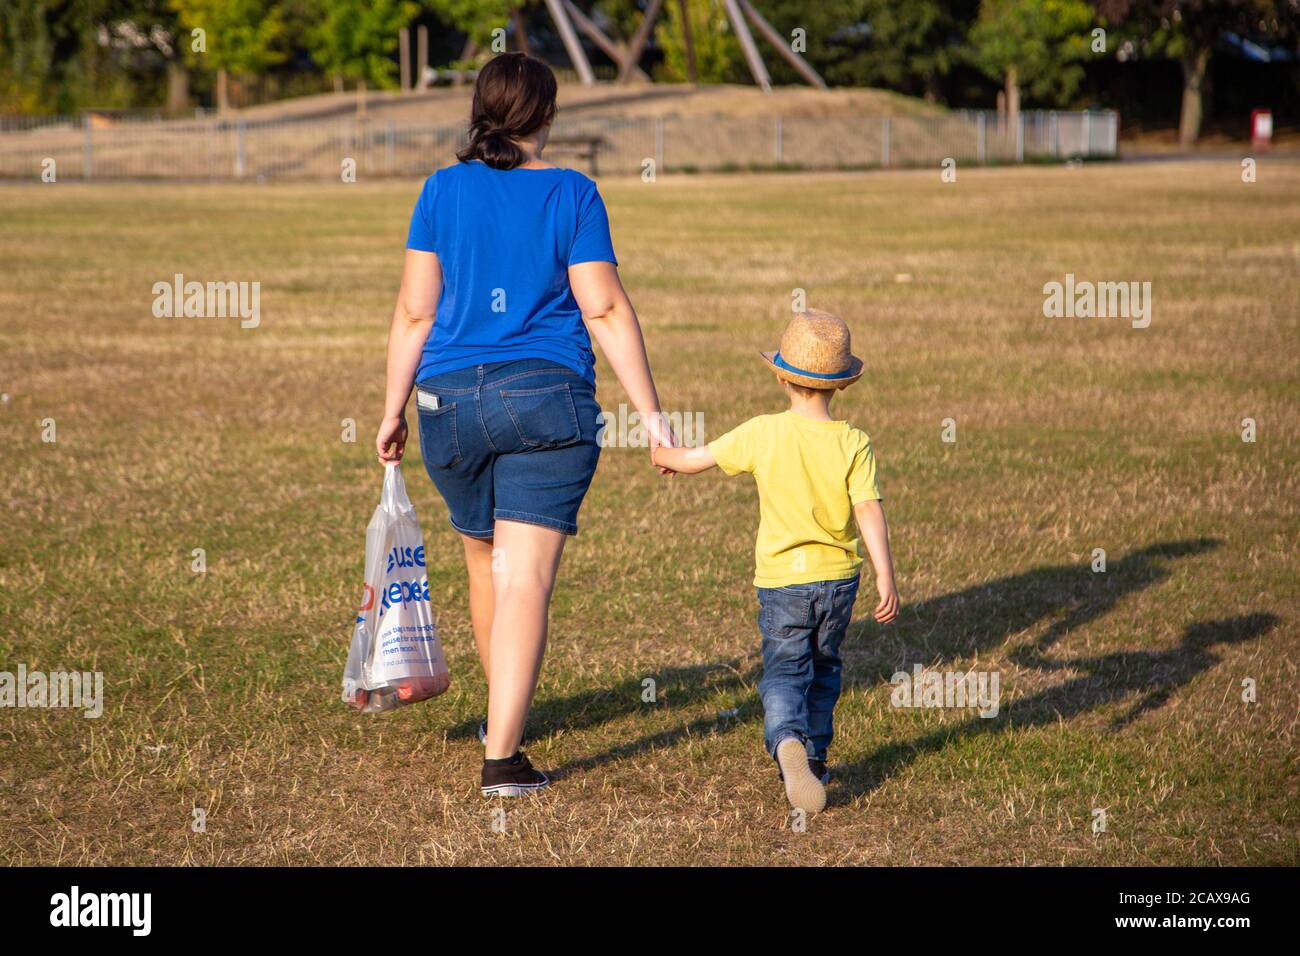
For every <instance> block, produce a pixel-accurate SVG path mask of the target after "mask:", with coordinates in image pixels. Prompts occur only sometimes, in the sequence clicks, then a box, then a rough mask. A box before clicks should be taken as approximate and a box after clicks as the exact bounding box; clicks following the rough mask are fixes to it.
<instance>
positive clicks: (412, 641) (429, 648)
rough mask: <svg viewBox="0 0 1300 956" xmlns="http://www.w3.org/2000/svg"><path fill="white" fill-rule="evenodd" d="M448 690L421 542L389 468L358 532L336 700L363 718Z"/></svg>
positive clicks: (397, 471)
mask: <svg viewBox="0 0 1300 956" xmlns="http://www.w3.org/2000/svg"><path fill="white" fill-rule="evenodd" d="M450 685H451V677H450V675H449V674H448V673H447V661H446V658H444V657H443V654H442V643H441V642H440V641H439V640H438V629H437V627H436V626H435V625H434V622H433V610H432V607H431V606H430V604H429V574H428V571H427V569H426V568H425V562H424V536H423V535H422V534H421V533H420V522H419V520H418V519H417V518H416V516H415V508H414V507H413V506H412V504H411V499H410V498H408V497H407V496H406V482H404V481H403V480H402V471H401V467H400V466H399V465H398V464H397V463H396V462H391V463H389V464H386V465H385V466H384V492H383V496H382V497H381V498H380V500H379V507H378V508H376V509H375V516H374V517H373V518H371V519H370V526H369V527H368V528H366V581H365V592H364V594H363V595H362V600H361V607H359V608H358V609H357V620H356V627H355V629H354V630H353V631H352V649H351V650H350V651H349V652H348V662H347V665H346V666H345V667H344V668H343V700H344V702H346V703H349V704H351V705H352V706H353V707H355V708H357V709H358V710H360V711H361V712H362V713H365V714H375V713H379V712H381V711H385V710H392V709H393V708H395V707H400V706H402V705H403V704H414V703H416V702H417V701H421V700H428V699H429V698H430V697H437V696H438V695H439V694H441V693H442V692H443V691H445V690H446V689H447V688H448V687H449V686H450Z"/></svg>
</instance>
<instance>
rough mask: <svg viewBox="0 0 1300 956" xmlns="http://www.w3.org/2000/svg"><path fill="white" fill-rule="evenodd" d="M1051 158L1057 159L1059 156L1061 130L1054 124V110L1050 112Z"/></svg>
mask: <svg viewBox="0 0 1300 956" xmlns="http://www.w3.org/2000/svg"><path fill="white" fill-rule="evenodd" d="M1050 115H1051V117H1052V158H1053V159H1058V158H1060V155H1061V128H1060V126H1059V125H1058V124H1057V122H1056V110H1052V112H1051V114H1050Z"/></svg>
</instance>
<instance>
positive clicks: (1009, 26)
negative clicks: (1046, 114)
mask: <svg viewBox="0 0 1300 956" xmlns="http://www.w3.org/2000/svg"><path fill="white" fill-rule="evenodd" d="M1094 16H1095V15H1094V13H1093V10H1092V7H1090V6H1089V5H1088V4H1087V3H1084V2H1083V0H983V2H982V3H981V4H980V12H979V19H978V20H976V22H975V26H974V27H973V28H972V29H971V32H970V43H971V54H972V59H973V60H974V62H975V64H976V65H977V66H978V67H979V68H980V69H981V70H983V71H984V73H986V74H987V75H988V76H990V77H992V78H994V79H1000V78H1002V77H1004V76H1006V75H1007V74H1008V73H1009V72H1010V71H1013V70H1014V71H1015V75H1016V78H1017V80H1018V82H1019V83H1020V86H1021V88H1022V89H1023V90H1024V91H1025V92H1026V93H1027V94H1028V96H1029V97H1030V98H1032V99H1036V100H1042V101H1046V102H1050V103H1053V104H1056V105H1064V104H1065V103H1066V102H1067V101H1068V100H1069V99H1070V97H1071V96H1073V95H1074V92H1075V90H1076V89H1078V86H1079V82H1080V80H1082V79H1083V67H1082V66H1080V65H1079V61H1081V60H1083V59H1086V58H1087V57H1088V56H1089V55H1090V50H1089V41H1090V39H1091V36H1090V33H1091V30H1092V28H1093V27H1094V26H1095V25H1096V22H1095V19H1094Z"/></svg>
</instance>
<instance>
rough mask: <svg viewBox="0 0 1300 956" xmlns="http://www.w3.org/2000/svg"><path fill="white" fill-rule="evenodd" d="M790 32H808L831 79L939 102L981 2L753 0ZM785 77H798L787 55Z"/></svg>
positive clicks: (779, 73) (780, 65) (776, 70)
mask: <svg viewBox="0 0 1300 956" xmlns="http://www.w3.org/2000/svg"><path fill="white" fill-rule="evenodd" d="M751 2H753V4H754V6H755V7H757V8H758V10H759V12H761V13H762V14H763V16H764V17H766V18H767V19H768V20H769V21H770V22H771V23H772V25H773V26H774V27H776V28H777V30H778V31H779V32H780V33H781V34H782V35H783V36H787V37H789V36H791V35H792V32H793V31H794V30H796V29H802V30H803V31H804V34H803V35H804V38H805V40H806V42H807V49H806V51H804V52H803V56H804V58H805V59H807V60H808V62H809V63H810V64H811V65H812V67H813V68H814V69H815V70H817V72H818V73H820V74H821V75H822V76H823V77H824V78H825V80H826V82H827V83H830V84H831V85H840V84H843V85H850V86H887V87H890V88H892V89H896V90H900V91H901V92H904V93H909V94H912V95H923V96H925V97H926V98H927V99H929V100H938V99H939V98H940V95H941V89H942V83H943V80H944V78H945V77H946V76H947V75H948V73H949V72H950V71H951V70H952V68H953V67H954V66H956V65H957V63H958V62H959V61H960V57H961V49H962V47H963V45H964V44H965V41H966V33H967V31H968V30H969V28H970V25H971V24H972V23H973V22H974V20H975V15H976V12H977V11H978V9H979V0H822V2H819V3H809V2H807V0H751ZM771 66H772V77H773V79H774V80H776V81H779V82H798V81H799V79H800V78H799V76H798V74H796V73H795V72H794V70H793V69H791V68H790V67H789V65H788V64H786V63H785V62H784V61H781V60H777V61H774V62H773V63H772V64H771Z"/></svg>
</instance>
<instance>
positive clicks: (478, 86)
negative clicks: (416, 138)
mask: <svg viewBox="0 0 1300 956" xmlns="http://www.w3.org/2000/svg"><path fill="white" fill-rule="evenodd" d="M556 92H557V91H556V84H555V74H554V73H552V72H551V68H550V67H549V66H547V65H546V64H545V63H543V62H542V61H541V60H539V59H537V58H536V57H532V56H529V55H527V54H526V53H503V54H501V55H500V56H498V57H496V58H495V59H493V60H490V61H489V62H488V63H487V64H486V65H485V66H484V67H483V69H481V70H479V74H478V79H477V80H476V81H475V82H474V103H473V105H472V106H471V108H470V117H469V140H468V142H467V143H466V144H465V146H464V147H462V148H461V149H460V150H459V151H458V152H457V153H456V158H457V159H459V160H460V161H461V162H463V163H467V162H470V161H471V160H475V159H477V160H479V161H481V162H483V163H486V164H487V165H488V166H491V167H492V168H493V169H514V168H515V167H516V166H520V165H522V164H523V163H524V161H525V160H526V159H527V155H526V154H525V153H524V151H523V149H522V148H521V147H520V146H519V143H518V142H517V140H520V139H523V138H524V137H527V136H531V135H532V134H533V133H536V132H537V131H538V130H539V129H541V128H542V127H543V126H547V125H549V124H550V122H551V120H553V119H554V118H555V96H556Z"/></svg>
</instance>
